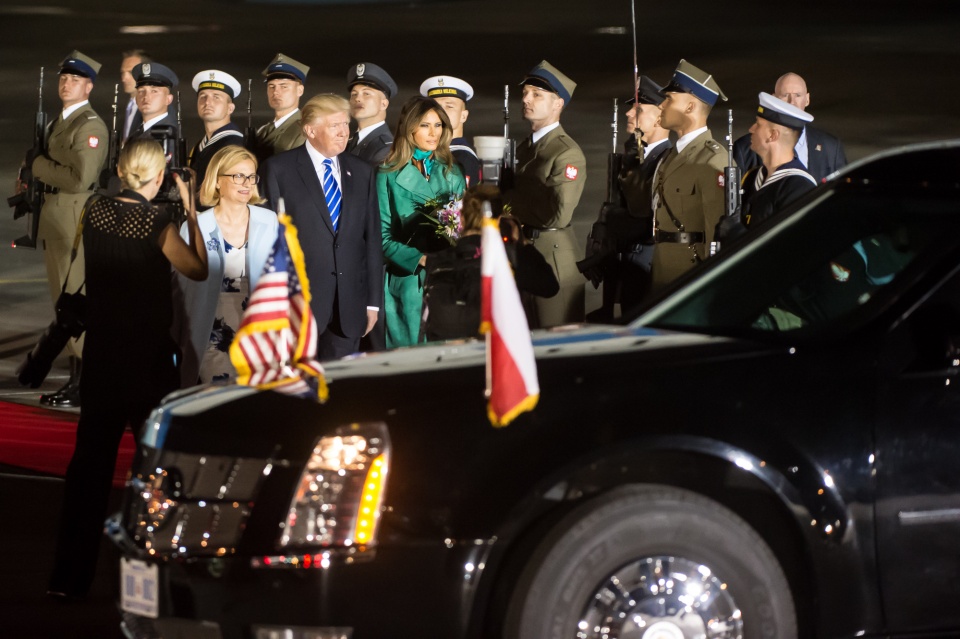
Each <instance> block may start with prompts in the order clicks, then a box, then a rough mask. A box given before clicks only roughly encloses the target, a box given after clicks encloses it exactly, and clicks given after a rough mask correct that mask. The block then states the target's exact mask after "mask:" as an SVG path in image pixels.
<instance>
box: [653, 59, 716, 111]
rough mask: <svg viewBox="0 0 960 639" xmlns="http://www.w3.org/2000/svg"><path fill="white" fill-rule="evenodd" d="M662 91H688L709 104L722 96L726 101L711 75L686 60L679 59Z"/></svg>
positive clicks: (711, 104) (714, 102) (712, 103)
mask: <svg viewBox="0 0 960 639" xmlns="http://www.w3.org/2000/svg"><path fill="white" fill-rule="evenodd" d="M663 92H664V93H689V94H690V95H692V96H694V97H695V98H697V99H699V100H700V101H701V102H706V103H707V104H709V105H710V106H713V105H714V104H716V103H717V99H719V98H723V101H724V102H726V101H727V96H725V95H724V94H723V91H721V90H720V86H719V85H717V83H716V81H715V80H714V79H713V76H712V75H710V74H709V73H707V72H706V71H703V70H701V69H698V68H697V67H695V66H693V65H692V64H690V63H689V62H687V61H686V60H680V64H678V65H677V70H676V71H674V72H673V78H672V79H671V80H670V84H668V85H667V86H666V88H664V89H663Z"/></svg>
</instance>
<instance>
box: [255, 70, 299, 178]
mask: <svg viewBox="0 0 960 639" xmlns="http://www.w3.org/2000/svg"><path fill="white" fill-rule="evenodd" d="M309 71H310V67H308V66H307V65H305V64H303V63H302V62H297V61H296V60H294V59H293V58H291V57H290V56H286V55H283V54H282V53H278V54H277V57H275V58H274V59H273V61H272V62H270V64H269V65H268V66H267V68H266V69H264V70H263V75H264V77H265V78H266V83H267V102H268V103H269V104H270V108H271V109H273V121H272V122H267V123H266V124H264V125H263V126H261V127H260V128H259V129H257V139H256V141H255V142H254V146H255V149H256V155H257V160H258V164H259V165H260V166H263V161H264V160H266V159H267V158H268V157H271V156H273V155H276V154H277V153H282V152H283V151H289V150H290V149H295V148H296V147H298V146H300V145H301V144H303V142H304V137H303V129H302V128H301V127H300V97H301V96H302V95H303V85H304V83H305V82H306V81H307V73H308V72H309Z"/></svg>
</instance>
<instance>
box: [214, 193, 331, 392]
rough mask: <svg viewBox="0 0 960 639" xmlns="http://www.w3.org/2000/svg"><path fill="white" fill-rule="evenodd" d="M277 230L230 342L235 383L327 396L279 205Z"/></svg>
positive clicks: (297, 259)
mask: <svg viewBox="0 0 960 639" xmlns="http://www.w3.org/2000/svg"><path fill="white" fill-rule="evenodd" d="M278 208H279V209H280V214H279V216H280V232H279V233H278V234H277V241H276V243H274V245H273V250H272V251H271V252H270V257H269V258H268V259H267V263H266V266H265V267H264V270H263V274H262V275H261V276H260V281H259V282H257V286H256V288H255V289H254V290H253V293H252V294H251V295H250V301H249V303H248V304H247V309H246V311H244V313H243V321H242V322H241V323H240V328H239V329H237V334H236V336H235V337H234V340H233V343H232V344H231V345H230V361H231V362H233V366H234V368H236V369H237V383H238V384H243V385H247V386H255V387H257V388H260V389H264V390H266V389H271V390H275V391H279V392H281V393H286V394H290V395H301V396H310V397H314V398H316V399H319V400H320V401H325V400H326V399H327V384H326V381H325V380H324V374H323V367H322V366H320V362H318V361H317V360H316V359H315V357H316V354H317V322H316V320H315V319H314V317H313V313H312V312H311V311H310V282H309V281H308V280H307V273H306V269H305V267H304V261H303V251H302V250H301V249H300V242H299V240H298V239H297V229H296V227H295V226H294V225H293V221H292V220H291V219H290V216H289V215H287V214H286V213H284V212H283V202H282V200H281V202H280V205H279V206H278Z"/></svg>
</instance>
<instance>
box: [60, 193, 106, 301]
mask: <svg viewBox="0 0 960 639" xmlns="http://www.w3.org/2000/svg"><path fill="white" fill-rule="evenodd" d="M101 197H103V196H101V195H100V194H99V193H94V194H93V195H91V196H90V197H88V198H87V201H86V202H84V204H83V208H82V209H80V219H79V220H78V221H77V234H76V236H75V237H74V238H73V248H72V249H71V250H70V266H68V267H67V276H66V277H64V278H63V286H62V287H61V288H60V292H61V293H65V292H66V290H67V282H68V281H70V271H71V270H72V269H73V262H74V261H75V260H76V259H77V249H78V248H79V247H80V240H81V239H82V236H83V221H84V218H85V217H86V215H87V207H89V206H90V205H91V204H93V203H94V202H96V201H97V200H99V199H100V198H101ZM86 283H87V280H86V279H84V280H83V283H82V284H80V286H79V287H77V291H78V292H79V291H80V289H81V288H83V285H84V284H86Z"/></svg>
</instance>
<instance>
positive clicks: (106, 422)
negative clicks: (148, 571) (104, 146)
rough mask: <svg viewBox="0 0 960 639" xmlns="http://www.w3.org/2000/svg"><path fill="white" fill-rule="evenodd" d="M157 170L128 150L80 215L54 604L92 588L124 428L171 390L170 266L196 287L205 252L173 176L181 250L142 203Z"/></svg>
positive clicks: (165, 218)
mask: <svg viewBox="0 0 960 639" xmlns="http://www.w3.org/2000/svg"><path fill="white" fill-rule="evenodd" d="M165 168H166V158H165V157H164V152H163V149H162V148H161V147H160V145H159V144H158V143H157V142H155V141H153V140H131V141H129V142H128V143H127V144H126V146H124V148H123V151H122V152H121V154H120V160H119V164H118V166H117V172H118V174H119V175H120V178H121V180H122V182H123V190H122V191H121V192H120V194H119V195H117V196H116V197H100V198H98V199H96V200H95V201H93V202H92V203H91V204H89V206H88V208H87V214H86V221H85V225H84V230H83V247H84V250H85V252H86V254H87V256H88V257H89V261H88V265H89V267H88V268H87V338H86V339H87V341H86V347H85V356H86V357H85V360H86V365H85V369H84V372H83V378H82V380H81V384H80V395H81V398H82V402H83V404H82V407H81V409H80V423H79V424H78V426H77V440H76V447H75V448H74V452H73V457H72V458H71V460H70V465H69V467H68V468H67V475H66V486H65V489H64V498H63V507H62V510H61V519H60V531H59V534H58V538H57V552H56V561H55V566H54V571H53V575H52V576H51V580H50V586H49V588H50V589H49V591H48V594H49V595H50V596H52V597H56V598H58V599H76V598H82V597H84V596H85V595H86V594H87V591H88V590H89V588H90V584H91V583H92V581H93V576H94V573H95V570H96V561H97V550H98V549H99V547H100V536H101V534H102V529H103V519H104V517H105V516H106V511H107V501H108V497H109V494H110V484H111V480H112V477H113V469H114V466H115V465H116V457H117V449H118V447H119V445H120V438H121V436H122V435H123V431H124V429H125V427H126V426H127V425H128V424H129V425H130V426H131V427H132V428H133V429H134V431H135V432H137V431H139V429H140V428H141V427H142V425H143V422H144V420H145V419H146V418H147V416H148V415H149V413H150V411H151V410H152V409H153V407H154V406H156V405H157V404H158V403H159V402H160V400H161V399H162V398H163V396H164V395H166V394H167V393H169V392H171V391H173V390H175V389H177V388H179V386H180V380H179V374H178V372H177V369H176V363H175V356H176V354H177V351H178V348H177V345H176V344H175V343H174V341H173V339H172V337H171V335H170V325H171V321H172V317H173V302H172V299H171V279H170V267H171V266H173V268H174V269H176V270H177V271H179V272H180V273H182V274H183V275H185V276H186V277H188V278H190V279H192V280H197V281H199V280H203V279H205V278H206V276H207V251H206V247H205V246H204V244H203V239H202V236H201V234H200V229H199V226H198V225H197V214H196V207H195V206H194V205H193V194H192V192H190V191H188V189H187V186H186V185H185V184H184V183H183V181H182V180H181V179H180V177H179V176H175V177H174V179H175V182H176V185H177V188H178V189H179V190H180V197H181V199H182V201H183V202H184V208H185V210H186V214H187V225H188V227H189V229H190V233H189V237H190V242H189V244H188V243H187V242H185V241H184V240H183V238H181V237H180V233H179V231H178V229H177V227H176V226H175V225H174V223H173V221H172V220H171V219H170V217H169V214H168V213H166V212H165V211H164V210H163V209H160V208H157V207H155V206H153V205H152V204H151V203H150V201H151V200H152V199H153V198H154V197H156V195H157V192H158V191H159V189H160V185H161V183H162V182H163V179H164V172H165V171H164V170H165Z"/></svg>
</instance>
